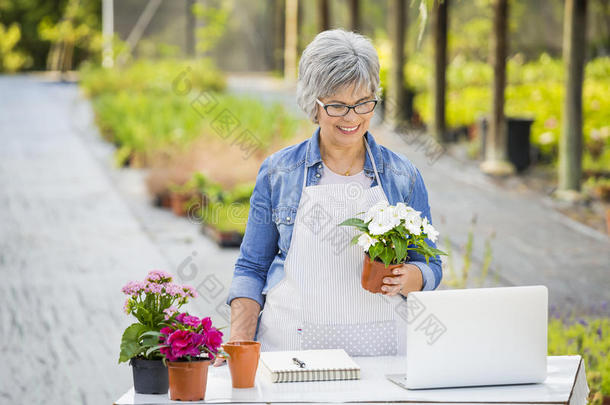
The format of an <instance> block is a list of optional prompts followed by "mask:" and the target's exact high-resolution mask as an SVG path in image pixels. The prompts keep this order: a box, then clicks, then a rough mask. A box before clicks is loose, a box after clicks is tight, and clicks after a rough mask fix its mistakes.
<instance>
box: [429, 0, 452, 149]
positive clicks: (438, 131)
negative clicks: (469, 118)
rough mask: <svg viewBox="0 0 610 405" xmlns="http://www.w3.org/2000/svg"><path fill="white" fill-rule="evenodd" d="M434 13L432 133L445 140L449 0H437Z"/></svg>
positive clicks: (437, 138) (440, 139) (435, 136)
mask: <svg viewBox="0 0 610 405" xmlns="http://www.w3.org/2000/svg"><path fill="white" fill-rule="evenodd" d="M434 3H435V4H434V14H433V17H432V19H433V21H432V24H433V30H434V80H433V81H432V90H433V94H434V114H433V116H432V135H433V136H434V138H436V140H437V141H439V142H442V141H443V140H444V136H443V135H444V133H445V127H446V125H445V105H446V103H445V93H446V87H447V81H446V71H447V7H448V6H449V4H448V3H449V0H435V2H434Z"/></svg>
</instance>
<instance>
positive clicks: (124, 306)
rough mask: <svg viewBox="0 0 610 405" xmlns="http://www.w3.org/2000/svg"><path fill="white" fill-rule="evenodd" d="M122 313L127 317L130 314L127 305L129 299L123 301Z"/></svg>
mask: <svg viewBox="0 0 610 405" xmlns="http://www.w3.org/2000/svg"><path fill="white" fill-rule="evenodd" d="M123 311H124V312H125V313H126V314H127V315H129V314H130V313H131V308H130V305H129V298H127V299H126V300H125V304H124V305H123Z"/></svg>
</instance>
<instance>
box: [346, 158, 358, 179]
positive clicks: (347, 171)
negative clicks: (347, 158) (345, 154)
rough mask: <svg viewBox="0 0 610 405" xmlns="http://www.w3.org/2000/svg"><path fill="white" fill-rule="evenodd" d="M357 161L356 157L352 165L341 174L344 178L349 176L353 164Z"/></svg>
mask: <svg viewBox="0 0 610 405" xmlns="http://www.w3.org/2000/svg"><path fill="white" fill-rule="evenodd" d="M357 161H358V157H356V158H355V159H354V160H353V161H352V163H351V164H350V165H349V167H348V168H347V170H346V171H345V172H344V173H343V175H344V176H349V175H350V170H351V169H352V167H353V166H354V164H355V163H356V162H357Z"/></svg>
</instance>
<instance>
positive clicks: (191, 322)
mask: <svg viewBox="0 0 610 405" xmlns="http://www.w3.org/2000/svg"><path fill="white" fill-rule="evenodd" d="M182 323H183V324H185V325H188V326H192V327H194V328H196V327H198V326H199V324H200V323H201V321H200V320H199V318H197V317H196V316H191V315H187V316H185V317H184V318H182Z"/></svg>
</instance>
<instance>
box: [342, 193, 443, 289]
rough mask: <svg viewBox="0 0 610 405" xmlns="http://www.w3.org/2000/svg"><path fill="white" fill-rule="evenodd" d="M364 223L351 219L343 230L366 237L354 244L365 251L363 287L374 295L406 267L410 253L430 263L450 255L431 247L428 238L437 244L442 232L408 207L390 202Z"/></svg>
mask: <svg viewBox="0 0 610 405" xmlns="http://www.w3.org/2000/svg"><path fill="white" fill-rule="evenodd" d="M360 214H365V216H364V219H361V218H349V219H347V220H345V221H343V222H342V223H340V224H339V226H353V227H356V228H357V229H358V230H360V231H363V233H361V234H358V235H356V236H354V238H352V241H351V244H352V245H355V244H356V243H357V244H358V245H360V246H361V247H362V248H363V249H364V251H365V256H364V266H363V271H362V287H363V288H364V289H366V290H368V291H370V292H372V293H378V292H381V291H382V290H381V286H382V285H383V278H384V277H392V276H393V274H392V270H393V269H394V268H396V267H399V266H401V265H402V264H403V263H406V262H407V261H408V259H409V251H410V250H411V251H414V252H417V253H420V254H422V255H424V257H425V258H426V263H428V262H429V258H430V257H432V256H436V255H447V254H446V253H445V252H443V251H442V250H439V249H436V248H433V247H430V246H428V243H427V242H426V240H425V239H426V238H428V239H430V240H431V241H432V242H436V240H437V238H438V232H437V231H436V229H434V227H433V226H432V224H430V223H429V222H428V218H425V217H424V218H423V219H422V217H421V212H420V211H416V210H414V209H413V208H412V207H409V206H408V205H406V204H404V203H398V204H396V206H393V205H388V204H387V202H379V203H377V204H375V205H373V206H372V207H371V208H370V209H369V210H368V211H367V212H366V213H365V212H359V213H358V214H356V215H360Z"/></svg>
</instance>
